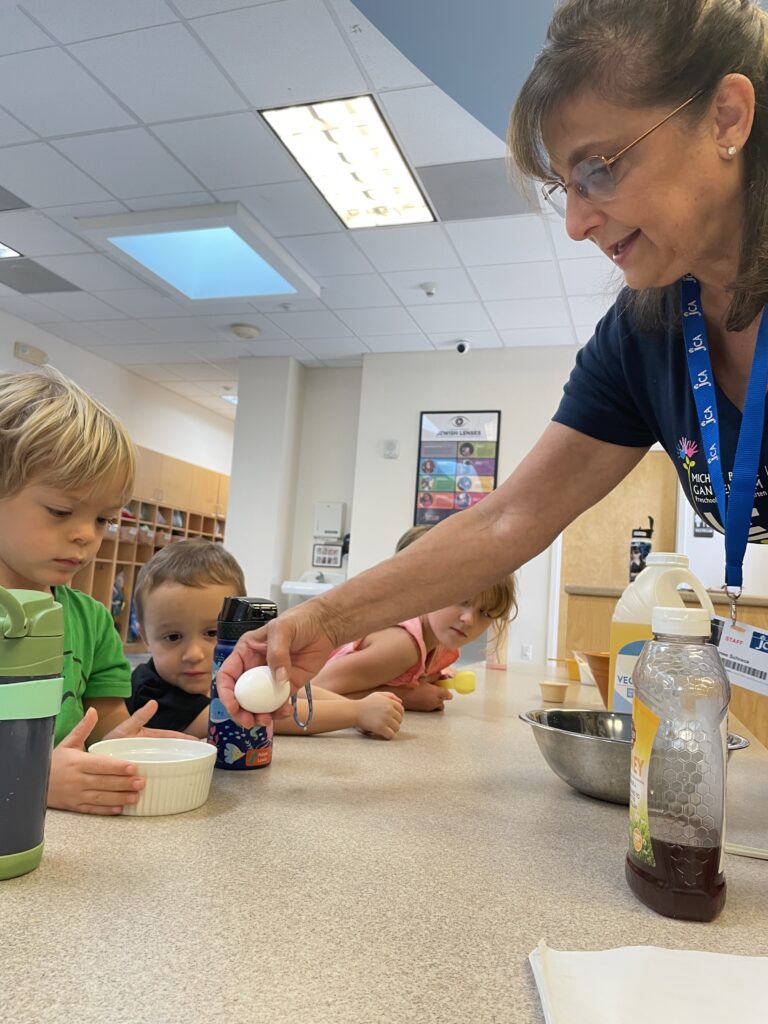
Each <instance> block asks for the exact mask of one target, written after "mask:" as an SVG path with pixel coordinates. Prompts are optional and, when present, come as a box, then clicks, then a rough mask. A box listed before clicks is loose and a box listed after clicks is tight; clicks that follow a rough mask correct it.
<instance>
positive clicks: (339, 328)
mask: <svg viewBox="0 0 768 1024" xmlns="http://www.w3.org/2000/svg"><path fill="white" fill-rule="evenodd" d="M270 320H272V321H273V323H275V324H276V325H277V326H278V327H279V328H280V329H281V330H283V331H285V333H286V334H288V335H289V336H290V337H292V338H298V339H299V340H301V339H302V338H344V337H346V336H348V335H349V334H350V333H351V332H350V331H349V330H348V329H347V328H346V327H345V326H344V324H343V323H342V322H341V321H340V320H339V318H338V317H337V316H336V314H335V313H329V312H327V311H324V312H317V313H294V312H290V313H272V314H270Z"/></svg>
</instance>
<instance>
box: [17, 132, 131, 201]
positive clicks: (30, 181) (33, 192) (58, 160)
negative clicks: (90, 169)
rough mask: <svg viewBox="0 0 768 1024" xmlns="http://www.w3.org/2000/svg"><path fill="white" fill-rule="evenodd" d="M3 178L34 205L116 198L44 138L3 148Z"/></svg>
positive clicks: (18, 193) (19, 194)
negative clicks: (49, 144) (74, 165)
mask: <svg viewBox="0 0 768 1024" xmlns="http://www.w3.org/2000/svg"><path fill="white" fill-rule="evenodd" d="M0 182H2V184H3V186H4V188H8V189H10V190H11V192H15V193H16V195H17V196H20V197H21V198H22V199H24V200H26V202H28V203H29V204H30V205H31V206H38V207H39V206H63V205H65V204H66V205H70V204H74V203H92V202H97V201H99V200H105V199H111V198H112V197H111V196H110V195H109V193H108V192H105V191H104V189H103V188H101V187H100V186H99V185H97V184H96V182H95V181H91V179H90V178H89V177H87V176H86V175H85V174H83V172H82V171H79V170H78V169H77V168H76V167H73V166H72V164H71V163H70V162H69V160H65V159H64V157H63V156H62V155H61V154H60V153H57V152H56V150H55V149H53V147H52V146H47V145H45V144H44V143H42V142H32V143H29V144H28V145H25V146H13V147H11V148H10V149H0Z"/></svg>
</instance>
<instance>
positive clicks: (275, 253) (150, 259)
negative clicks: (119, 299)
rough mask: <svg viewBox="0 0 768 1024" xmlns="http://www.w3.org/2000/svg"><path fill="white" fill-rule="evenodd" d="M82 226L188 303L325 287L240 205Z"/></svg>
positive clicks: (296, 294)
mask: <svg viewBox="0 0 768 1024" xmlns="http://www.w3.org/2000/svg"><path fill="white" fill-rule="evenodd" d="M78 229H79V230H80V232H81V234H82V235H83V236H84V237H86V238H88V239H90V240H91V241H93V242H94V243H95V244H96V245H97V246H100V247H101V248H103V249H105V250H106V251H107V252H109V253H110V255H112V256H114V258H115V259H117V260H119V261H120V262H121V263H122V264H123V265H124V266H126V267H127V268H128V269H129V270H131V271H132V272H133V273H134V274H139V275H141V276H142V277H144V278H145V279H146V280H148V281H149V282H150V283H151V284H154V285H156V286H160V287H161V288H163V289H164V291H166V292H170V293H171V294H172V295H173V297H174V298H176V299H177V300H179V299H181V300H182V304H184V302H185V301H189V300H191V302H192V303H194V304H197V303H199V302H201V301H204V300H205V299H222V298H233V297H237V298H247V297H251V298H264V297H265V296H270V297H276V298H285V297H286V296H290V297H291V298H297V299H302V298H305V299H310V298H317V297H318V296H319V295H320V286H319V284H318V283H317V282H316V281H314V280H313V279H312V278H311V277H310V276H309V275H308V274H307V273H306V271H304V270H303V269H302V268H301V267H300V266H299V264H298V263H297V262H296V261H295V260H294V259H293V257H292V256H291V255H290V253H289V252H287V251H286V250H285V249H283V247H282V246H281V245H280V243H279V242H278V241H277V240H276V239H274V238H272V236H271V235H269V234H268V233H267V232H266V231H265V230H264V228H263V227H262V226H261V225H260V224H259V223H258V221H256V220H255V219H254V218H253V217H251V215H250V214H249V213H248V211H247V210H245V209H244V208H243V207H242V206H240V204H239V203H213V204H211V205H208V206H188V207H177V208H175V209H172V210H151V211H147V212H145V213H126V214H118V215H115V216H108V217H82V218H79V219H78Z"/></svg>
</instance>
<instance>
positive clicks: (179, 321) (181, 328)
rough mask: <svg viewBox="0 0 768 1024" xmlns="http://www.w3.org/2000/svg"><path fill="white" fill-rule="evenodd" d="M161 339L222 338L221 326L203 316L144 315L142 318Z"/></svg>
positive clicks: (203, 339)
mask: <svg viewBox="0 0 768 1024" xmlns="http://www.w3.org/2000/svg"><path fill="white" fill-rule="evenodd" d="M141 323H143V324H144V325H145V326H146V327H147V328H148V329H150V330H152V331H153V332H154V334H155V338H156V339H159V340H160V341H163V342H164V341H178V342H182V341H184V342H186V341H189V342H192V341H216V340H221V334H220V331H219V328H217V327H215V326H214V325H213V324H210V323H206V321H205V319H204V318H203V317H196V316H178V317H162V318H160V317H143V318H142V320H141Z"/></svg>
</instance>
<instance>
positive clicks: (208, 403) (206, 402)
mask: <svg viewBox="0 0 768 1024" xmlns="http://www.w3.org/2000/svg"><path fill="white" fill-rule="evenodd" d="M189 401H190V402H194V403H195V405H201V406H202V407H203V408H204V409H208V410H209V411H210V412H213V413H216V414H217V415H218V416H221V417H222V419H225V420H232V422H234V421H235V419H236V417H237V409H236V407H235V406H234V405H231V404H230V403H229V402H224V401H222V400H221V399H220V398H211V396H210V395H203V396H202V397H200V398H190V399H189Z"/></svg>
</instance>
